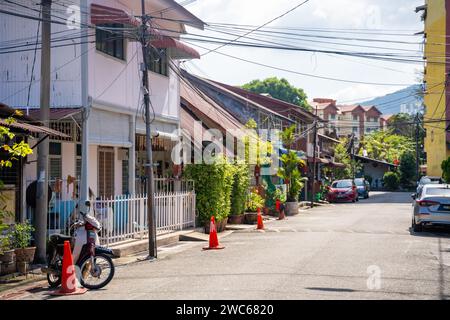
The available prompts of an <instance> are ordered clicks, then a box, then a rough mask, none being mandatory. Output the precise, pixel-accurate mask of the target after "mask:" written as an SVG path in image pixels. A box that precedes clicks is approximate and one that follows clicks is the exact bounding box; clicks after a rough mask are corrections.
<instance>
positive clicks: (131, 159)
mask: <svg viewBox="0 0 450 320" xmlns="http://www.w3.org/2000/svg"><path fill="white" fill-rule="evenodd" d="M130 142H131V147H130V149H128V192H129V193H130V194H133V195H134V194H135V193H136V115H130Z"/></svg>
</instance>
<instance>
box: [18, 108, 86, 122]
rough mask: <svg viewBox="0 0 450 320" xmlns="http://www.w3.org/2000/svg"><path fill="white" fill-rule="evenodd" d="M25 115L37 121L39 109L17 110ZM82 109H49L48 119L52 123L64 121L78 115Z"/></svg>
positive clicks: (39, 114)
mask: <svg viewBox="0 0 450 320" xmlns="http://www.w3.org/2000/svg"><path fill="white" fill-rule="evenodd" d="M19 110H21V111H22V112H23V113H24V114H25V115H28V116H30V117H32V118H33V119H35V120H36V121H39V120H40V119H41V109H39V108H30V109H25V108H19ZM82 110H83V109H82V108H50V113H49V119H50V120H52V121H59V120H64V119H69V118H71V117H73V116H75V115H77V114H79V113H81V111H82Z"/></svg>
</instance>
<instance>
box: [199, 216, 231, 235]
mask: <svg viewBox="0 0 450 320" xmlns="http://www.w3.org/2000/svg"><path fill="white" fill-rule="evenodd" d="M227 221H228V219H223V220H221V221H216V231H217V233H219V232H222V231H224V230H225V228H226V226H227ZM210 223H211V222H210V221H208V222H205V225H204V227H205V233H206V234H209V226H210Z"/></svg>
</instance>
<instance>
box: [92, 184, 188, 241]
mask: <svg viewBox="0 0 450 320" xmlns="http://www.w3.org/2000/svg"><path fill="white" fill-rule="evenodd" d="M154 206H155V213H156V221H155V222H156V231H157V234H158V235H161V234H165V233H170V232H173V231H179V230H185V229H187V228H190V227H195V193H194V192H168V193H157V194H155V196H154ZM94 212H95V216H96V218H97V219H98V220H99V221H100V222H101V223H102V226H103V230H102V232H101V233H100V241H101V243H102V244H103V245H106V246H110V245H112V244H116V243H119V242H123V241H127V240H137V239H144V238H145V237H147V235H148V228H147V225H148V224H147V196H146V195H137V196H120V197H114V198H113V199H100V200H96V201H95V202H94Z"/></svg>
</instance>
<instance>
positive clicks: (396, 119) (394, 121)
mask: <svg viewBox="0 0 450 320" xmlns="http://www.w3.org/2000/svg"><path fill="white" fill-rule="evenodd" d="M413 122H414V117H413V116H411V115H409V114H407V113H399V114H396V115H394V116H392V117H391V118H390V119H389V120H388V126H389V129H391V131H392V133H393V134H397V135H401V136H405V137H409V138H411V139H415V134H416V128H415V126H413V125H411V123H413Z"/></svg>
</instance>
